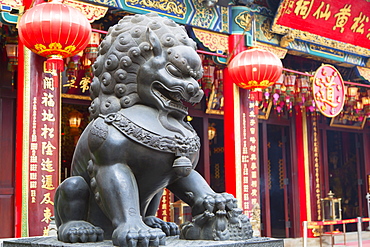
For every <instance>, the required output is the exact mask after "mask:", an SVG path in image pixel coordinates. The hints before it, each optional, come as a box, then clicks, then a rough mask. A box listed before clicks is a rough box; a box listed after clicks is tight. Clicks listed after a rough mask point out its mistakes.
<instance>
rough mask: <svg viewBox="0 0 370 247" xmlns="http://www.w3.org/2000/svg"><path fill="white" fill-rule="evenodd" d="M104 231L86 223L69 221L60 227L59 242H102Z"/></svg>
mask: <svg viewBox="0 0 370 247" xmlns="http://www.w3.org/2000/svg"><path fill="white" fill-rule="evenodd" d="M103 233H104V231H103V230H102V229H101V228H100V227H96V226H94V225H92V224H90V223H89V222H86V221H69V222H67V223H65V224H62V225H61V226H59V227H58V240H59V241H63V242H66V243H77V242H82V243H86V242H100V241H103V240H104V236H103Z"/></svg>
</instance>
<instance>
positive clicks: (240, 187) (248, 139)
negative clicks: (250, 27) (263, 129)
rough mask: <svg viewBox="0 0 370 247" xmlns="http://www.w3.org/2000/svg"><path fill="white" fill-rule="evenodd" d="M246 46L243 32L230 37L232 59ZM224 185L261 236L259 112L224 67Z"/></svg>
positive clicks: (246, 92)
mask: <svg viewBox="0 0 370 247" xmlns="http://www.w3.org/2000/svg"><path fill="white" fill-rule="evenodd" d="M245 49H246V47H245V46H244V35H231V36H230V37H229V51H230V54H232V55H231V59H232V58H233V57H234V56H235V55H236V54H238V53H239V52H242V51H244V50H245ZM224 100H225V106H224V124H225V127H224V132H225V135H224V138H225V148H224V150H225V187H226V191H227V192H228V193H231V194H233V195H235V197H236V199H237V200H238V203H239V207H240V208H242V209H243V211H244V214H245V215H247V216H248V217H249V218H250V219H251V223H252V227H253V230H254V235H256V236H259V235H260V190H259V161H258V160H259V158H258V118H257V115H258V112H257V107H256V104H255V102H254V101H252V100H250V93H249V90H245V89H240V88H239V87H238V86H236V84H235V83H234V82H233V81H232V79H231V78H230V76H229V74H228V71H227V69H226V70H225V85H224Z"/></svg>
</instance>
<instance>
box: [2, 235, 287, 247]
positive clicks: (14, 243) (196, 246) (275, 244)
mask: <svg viewBox="0 0 370 247" xmlns="http://www.w3.org/2000/svg"><path fill="white" fill-rule="evenodd" d="M23 246H28V247H29V246H32V247H62V246H63V247H64V246H66V247H67V246H75V247H76V246H81V247H88V246H94V247H111V246H113V244H112V241H107V240H106V241H104V242H98V243H75V244H69V243H63V242H60V241H58V240H57V239H56V237H33V238H32V237H31V238H19V239H13V240H7V241H4V243H3V247H23ZM165 246H176V247H187V246H192V247H244V246H246V247H283V246H284V241H283V240H282V239H274V238H265V237H262V238H252V239H248V240H242V241H207V240H183V239H179V238H178V237H167V238H166V245H165Z"/></svg>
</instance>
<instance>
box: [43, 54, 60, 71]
mask: <svg viewBox="0 0 370 247" xmlns="http://www.w3.org/2000/svg"><path fill="white" fill-rule="evenodd" d="M46 69H47V70H48V71H55V70H59V71H64V61H63V57H62V56H51V57H49V58H48V59H47V60H46Z"/></svg>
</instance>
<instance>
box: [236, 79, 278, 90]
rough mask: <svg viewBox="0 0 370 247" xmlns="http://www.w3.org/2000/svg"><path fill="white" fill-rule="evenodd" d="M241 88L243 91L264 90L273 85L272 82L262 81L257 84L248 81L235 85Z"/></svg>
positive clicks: (256, 82)
mask: <svg viewBox="0 0 370 247" xmlns="http://www.w3.org/2000/svg"><path fill="white" fill-rule="evenodd" d="M237 84H238V85H239V86H240V87H241V88H244V89H252V88H261V89H264V88H267V87H269V86H272V85H274V82H272V81H269V80H263V81H261V82H258V81H254V80H253V81H249V82H248V83H244V82H239V83H237Z"/></svg>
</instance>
